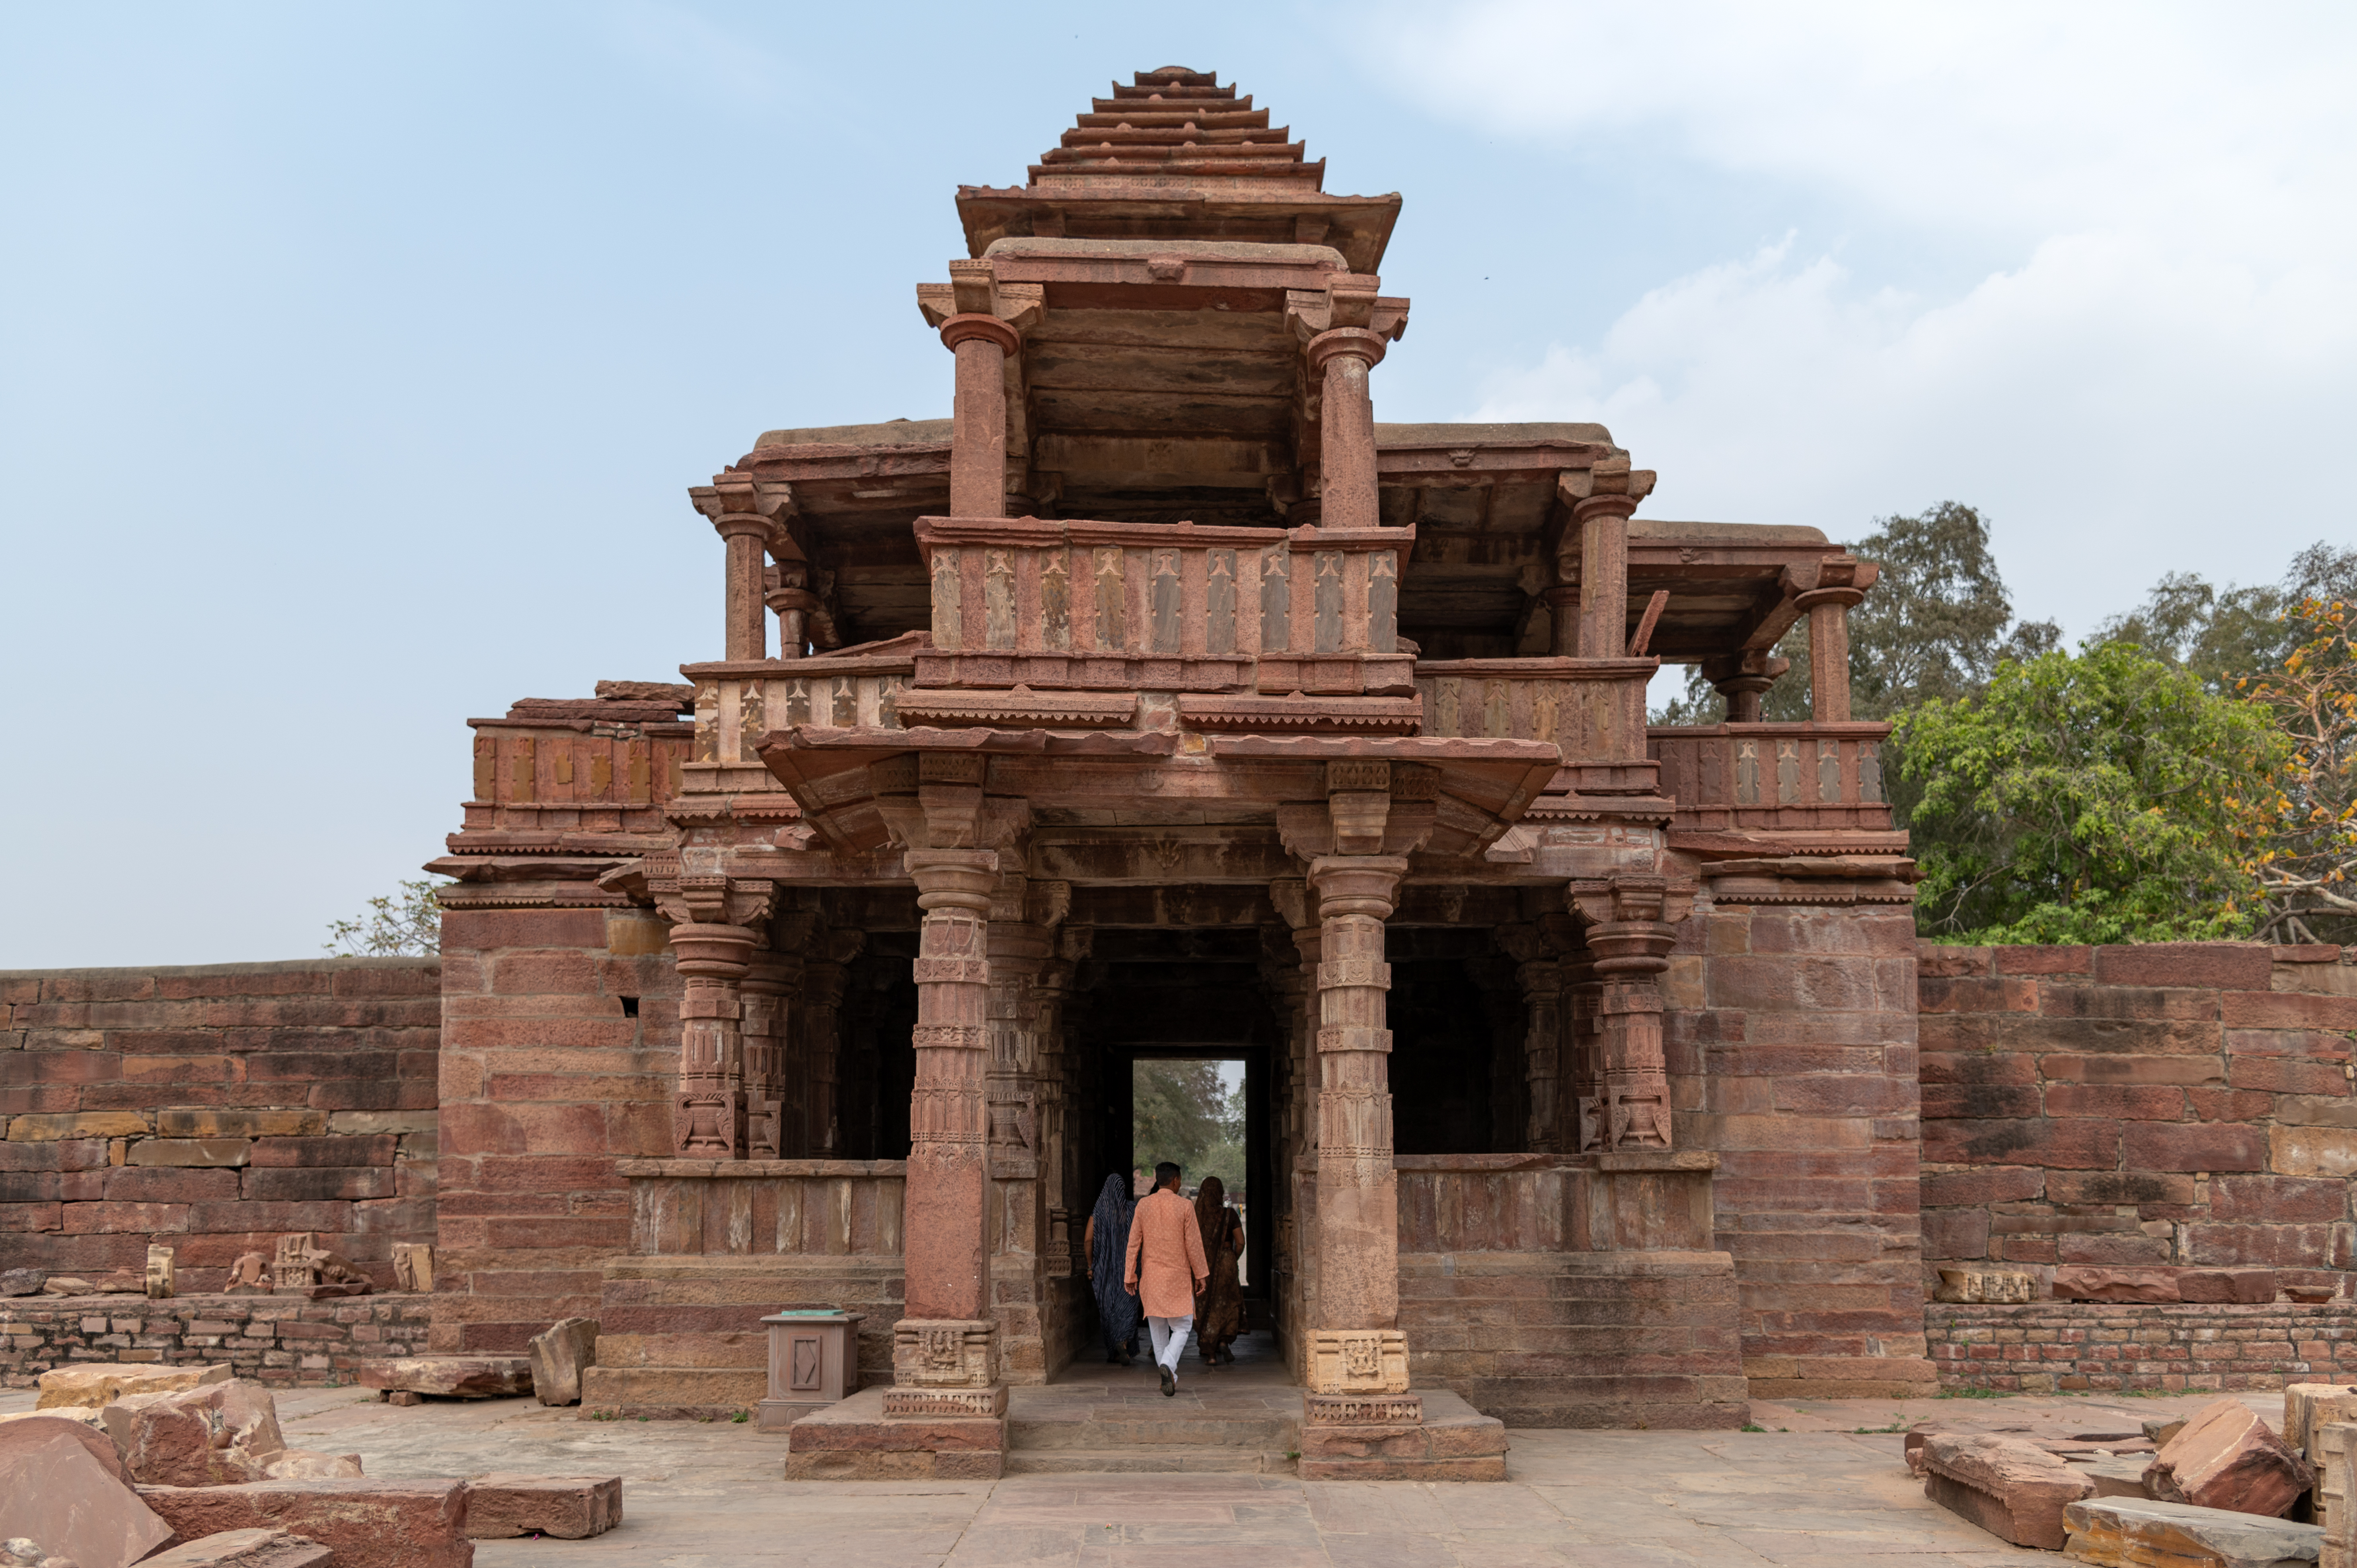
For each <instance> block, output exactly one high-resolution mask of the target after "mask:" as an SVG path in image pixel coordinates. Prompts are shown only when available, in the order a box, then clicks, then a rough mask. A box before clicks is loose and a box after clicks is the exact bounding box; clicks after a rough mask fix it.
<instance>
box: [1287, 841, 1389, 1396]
mask: <svg viewBox="0 0 2357 1568" xmlns="http://www.w3.org/2000/svg"><path fill="white" fill-rule="evenodd" d="M1406 872H1407V857H1406V856H1405V854H1329V855H1321V856H1319V857H1318V859H1317V860H1315V861H1312V862H1311V863H1310V866H1309V886H1310V890H1311V891H1312V892H1313V893H1315V894H1316V895H1317V898H1318V928H1319V929H1318V949H1319V958H1318V971H1317V973H1318V1242H1317V1246H1318V1305H1317V1314H1316V1317H1315V1320H1314V1326H1313V1327H1312V1330H1311V1333H1310V1346H1309V1362H1310V1365H1309V1388H1310V1390H1311V1391H1312V1392H1313V1393H1318V1394H1329V1395H1341V1394H1366V1393H1384V1394H1403V1393H1405V1392H1406V1391H1407V1344H1406V1339H1405V1336H1403V1335H1402V1334H1401V1333H1400V1332H1399V1181H1398V1176H1396V1174H1395V1173H1394V1170H1393V1168H1392V1097H1391V1087H1390V1058H1391V1047H1392V1036H1391V1030H1390V1029H1389V1028H1387V1027H1386V1026H1385V1001H1386V993H1388V992H1389V991H1390V989H1391V965H1389V964H1388V963H1386V962H1384V961H1383V922H1384V921H1385V920H1387V919H1389V918H1390V917H1391V913H1392V909H1393V907H1394V899H1395V897H1396V894H1397V892H1398V888H1399V880H1400V878H1401V877H1402V876H1403V875H1406Z"/></svg>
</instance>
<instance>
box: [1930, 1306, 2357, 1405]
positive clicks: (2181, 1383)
mask: <svg viewBox="0 0 2357 1568" xmlns="http://www.w3.org/2000/svg"><path fill="white" fill-rule="evenodd" d="M1923 1316H1924V1328H1925V1330H1926V1337H1927V1338H1928V1339H1929V1340H1930V1342H1931V1348H1932V1361H1933V1362H1934V1363H1935V1364H1936V1365H1937V1366H1938V1367H1939V1369H1940V1386H1941V1387H1943V1388H1944V1389H1988V1390H1992V1391H1999V1392H2007V1393H2053V1392H2056V1391H2073V1390H2081V1389H2086V1390H2098V1391H2100V1390H2105V1389H2136V1390H2163V1391H2169V1392H2171V1393H2179V1392H2184V1391H2189V1390H2190V1391H2205V1390H2212V1389H2214V1390H2220V1391H2224V1390H2232V1389H2279V1388H2281V1387H2283V1385H2284V1384H2286V1383H2297V1382H2305V1381H2310V1380H2313V1381H2319V1382H2333V1383H2346V1382H2352V1381H2357V1302H2348V1301H2334V1302H2326V1303H2323V1304H2321V1305H2314V1306H2301V1305H2293V1304H2291V1303H2288V1302H2286V1303H2279V1304H2277V1305H2272V1306H2211V1305H2204V1306H2160V1305H2120V1304H2115V1303H2111V1302H2100V1303H2098V1302H2063V1301H2035V1302H2028V1303H2023V1304H2020V1305H2006V1306H1963V1305H1948V1304H1947V1303H1944V1302H1935V1303H1933V1304H1932V1305H1931V1306H1930V1307H1928V1308H1927V1309H1926V1310H1925V1312H1924V1315H1923Z"/></svg>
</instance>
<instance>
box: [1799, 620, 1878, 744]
mask: <svg viewBox="0 0 2357 1568" xmlns="http://www.w3.org/2000/svg"><path fill="white" fill-rule="evenodd" d="M1865 597H1866V593H1865V590H1863V589H1860V588H1819V589H1817V590H1816V591H1815V592H1813V593H1807V594H1803V595H1802V596H1801V598H1800V604H1801V607H1802V608H1803V609H1804V610H1807V611H1808V612H1809V720H1810V722H1811V723H1813V724H1821V725H1839V724H1847V723H1848V722H1849V607H1851V606H1852V605H1854V604H1857V602H1858V601H1859V600H1861V599H1863V598H1865Z"/></svg>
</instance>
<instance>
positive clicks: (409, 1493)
mask: <svg viewBox="0 0 2357 1568" xmlns="http://www.w3.org/2000/svg"><path fill="white" fill-rule="evenodd" d="M139 1496H140V1497H141V1498H143V1499H144V1500H145V1502H146V1504H147V1506H148V1507H149V1508H152V1509H155V1510H156V1512H157V1513H159V1514H161V1515H162V1516H163V1517H164V1520H165V1521H166V1522H167V1523H168V1524H169V1525H170V1526H171V1527H172V1528H173V1529H174V1530H178V1532H179V1535H180V1538H181V1539H182V1540H183V1541H197V1540H200V1539H202V1538H203V1537H205V1536H208V1535H218V1534H220V1533H221V1531H223V1530H285V1531H286V1532H287V1533H289V1534H291V1535H299V1536H302V1537H304V1538H306V1539H307V1540H310V1541H317V1542H318V1543H319V1544H320V1545H322V1546H324V1547H326V1548H328V1550H329V1551H330V1552H334V1553H335V1557H334V1563H335V1568H473V1563H474V1561H475V1544H474V1542H473V1541H468V1539H467V1484H466V1483H465V1482H464V1481H353V1480H334V1481H249V1482H246V1483H244V1484H243V1485H242V1486H233V1487H140V1488H139Z"/></svg>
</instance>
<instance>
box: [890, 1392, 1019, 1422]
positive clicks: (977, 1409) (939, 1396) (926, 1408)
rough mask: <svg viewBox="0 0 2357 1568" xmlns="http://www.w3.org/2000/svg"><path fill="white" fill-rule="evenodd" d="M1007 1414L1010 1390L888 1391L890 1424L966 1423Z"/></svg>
mask: <svg viewBox="0 0 2357 1568" xmlns="http://www.w3.org/2000/svg"><path fill="white" fill-rule="evenodd" d="M1005 1414H1006V1387H1005V1385H1003V1384H1002V1385H1001V1386H999V1387H997V1388H995V1389H886V1390H885V1391H884V1415H885V1419H887V1420H890V1421H939V1420H942V1419H952V1420H964V1419H968V1418H971V1417H977V1416H996V1415H1005Z"/></svg>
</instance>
